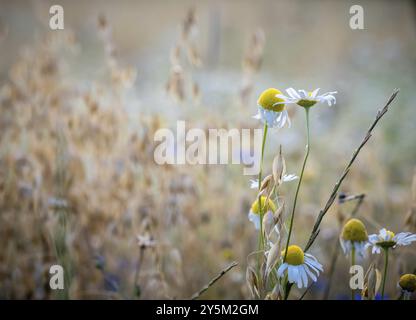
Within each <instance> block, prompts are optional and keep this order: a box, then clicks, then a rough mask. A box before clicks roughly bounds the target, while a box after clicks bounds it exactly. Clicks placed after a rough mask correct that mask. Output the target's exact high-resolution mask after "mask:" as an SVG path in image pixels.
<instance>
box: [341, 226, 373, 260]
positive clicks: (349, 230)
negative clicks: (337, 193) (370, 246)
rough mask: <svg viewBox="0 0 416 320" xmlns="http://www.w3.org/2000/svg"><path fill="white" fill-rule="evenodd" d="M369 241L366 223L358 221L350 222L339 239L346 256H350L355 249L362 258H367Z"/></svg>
mask: <svg viewBox="0 0 416 320" xmlns="http://www.w3.org/2000/svg"><path fill="white" fill-rule="evenodd" d="M367 240H368V234H367V229H366V228H365V225H364V223H362V222H361V220H358V219H350V220H348V221H347V223H346V224H345V225H344V227H343V228H342V232H341V236H340V238H339V241H340V243H341V247H342V250H343V251H344V254H346V255H350V254H351V252H352V251H353V249H354V253H355V254H357V255H358V256H360V257H364V256H365V250H366V244H367Z"/></svg>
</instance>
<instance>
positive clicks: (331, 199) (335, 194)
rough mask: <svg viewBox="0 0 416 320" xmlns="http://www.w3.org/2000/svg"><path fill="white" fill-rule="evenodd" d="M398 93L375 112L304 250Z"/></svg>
mask: <svg viewBox="0 0 416 320" xmlns="http://www.w3.org/2000/svg"><path fill="white" fill-rule="evenodd" d="M398 93H399V90H398V89H395V90H394V91H393V93H392V94H391V96H390V98H389V99H388V100H387V102H386V104H385V106H384V107H383V109H381V110H379V111H378V112H377V116H376V118H375V120H374V121H373V123H372V124H371V126H370V128H369V129H368V131H367V133H366V135H365V136H364V139H363V140H362V141H361V143H360V145H359V146H358V148H357V149H355V151H354V153H353V154H352V157H351V159H350V161H349V162H348V164H347V166H346V167H345V169H344V171H343V173H342V175H341V177H340V178H339V180H338V181H337V183H335V186H334V188H333V190H332V193H331V195H330V196H329V198H328V200H327V202H326V204H325V207H324V208H323V209H322V210H321V211H320V212H319V215H318V217H317V219H316V221H315V224H314V226H313V229H312V232H311V236H310V238H309V241H308V243H307V244H306V246H305V251H307V250H309V248H310V247H311V246H312V244H313V243H314V241H315V239H316V237H317V236H318V234H319V231H320V229H319V226H320V225H321V222H322V219H323V217H324V216H325V214H326V213H327V212H328V210H329V208H331V206H332V204H333V203H334V200H335V199H336V197H337V193H338V189H339V188H340V186H341V184H342V182H343V181H344V179H345V177H346V176H347V174H348V172H349V171H350V169H351V167H352V165H353V163H354V161H355V159H356V158H357V156H358V154H359V153H360V151H361V149H362V148H363V147H364V146H365V144H366V143H367V142H368V140H369V139H370V138H371V136H372V132H373V129H374V127H375V126H376V125H377V123H378V122H379V121H380V119H381V118H382V117H383V116H384V115H385V114H386V112H387V111H388V110H389V106H390V104H391V103H392V102H393V100H394V99H395V98H396V96H397V94H398Z"/></svg>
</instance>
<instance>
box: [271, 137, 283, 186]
mask: <svg viewBox="0 0 416 320" xmlns="http://www.w3.org/2000/svg"><path fill="white" fill-rule="evenodd" d="M272 172H273V178H274V183H275V185H276V186H277V187H278V186H279V185H280V184H281V183H282V177H283V176H284V175H285V173H286V163H285V159H284V158H283V154H282V146H281V145H280V148H279V154H278V155H276V156H275V157H274V159H273V166H272Z"/></svg>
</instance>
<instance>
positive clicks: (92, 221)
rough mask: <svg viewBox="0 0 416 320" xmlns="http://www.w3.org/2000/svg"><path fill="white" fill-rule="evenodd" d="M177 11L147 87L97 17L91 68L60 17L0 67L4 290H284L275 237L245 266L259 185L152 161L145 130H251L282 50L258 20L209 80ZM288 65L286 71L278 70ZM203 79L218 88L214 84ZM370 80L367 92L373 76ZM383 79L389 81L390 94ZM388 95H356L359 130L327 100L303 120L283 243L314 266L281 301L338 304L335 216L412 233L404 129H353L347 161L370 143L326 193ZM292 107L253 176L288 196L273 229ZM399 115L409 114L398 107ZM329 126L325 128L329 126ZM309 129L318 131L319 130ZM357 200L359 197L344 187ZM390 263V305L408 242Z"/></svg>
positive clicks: (117, 295)
mask: <svg viewBox="0 0 416 320" xmlns="http://www.w3.org/2000/svg"><path fill="white" fill-rule="evenodd" d="M182 9H183V8H181V10H180V15H182V16H184V18H183V21H182V23H179V25H180V29H179V32H177V34H176V35H177V37H176V38H174V39H173V40H172V39H170V42H169V45H170V47H171V48H172V51H171V52H170V53H169V52H167V51H163V54H162V56H163V57H164V59H165V60H164V62H165V64H166V68H165V69H166V70H164V69H162V71H160V70H156V71H154V72H155V73H157V72H160V73H163V76H164V78H163V80H160V79H159V78H157V77H155V79H156V81H155V82H151V81H153V80H154V79H153V80H151V77H149V78H146V74H144V75H143V73H142V74H141V73H140V72H141V71H142V70H140V68H136V66H135V65H134V64H132V63H131V60H129V59H123V55H122V54H121V53H120V50H119V49H118V46H117V38H116V37H115V33H113V29H112V24H111V22H110V21H109V20H110V19H108V18H106V16H105V15H100V16H99V17H98V18H97V21H96V25H95V27H94V32H93V34H94V36H93V37H94V39H95V40H96V42H95V45H96V46H97V47H98V49H97V50H96V51H93V53H94V55H95V56H94V58H95V59H96V60H97V61H96V62H95V63H96V65H98V66H99V67H98V68H97V70H98V71H97V72H96V73H93V74H91V73H88V72H87V71H85V74H84V73H83V70H84V69H83V68H86V66H88V63H85V60H83V58H82V57H84V56H85V55H86V56H88V54H91V52H90V51H89V50H92V49H91V46H93V44H91V43H88V41H87V42H86V41H83V39H82V34H81V32H78V33H77V32H76V31H71V28H70V25H68V28H67V30H65V31H64V32H59V33H47V32H44V33H42V34H41V36H40V37H38V39H41V40H38V41H36V42H34V43H33V44H31V45H22V46H21V48H20V49H21V51H20V52H19V54H17V52H13V53H12V54H13V55H14V57H13V58H12V60H13V63H11V64H7V65H6V66H5V67H4V66H3V67H4V68H3V69H4V70H2V78H1V82H0V132H1V134H0V236H1V238H2V239H3V241H1V243H0V297H1V298H5V299H22V298H28V299H57V298H62V299H68V298H69V299H94V298H104V299H152V298H168V299H185V298H190V297H192V298H200V297H201V298H208V299H210V298H221V299H222V298H252V297H253V296H254V297H255V298H267V299H277V298H283V295H282V292H280V291H278V288H276V287H274V286H273V285H272V284H274V283H275V282H276V279H274V275H273V273H272V272H270V271H271V268H272V267H273V266H274V263H275V262H276V261H275V260H273V259H276V257H279V255H280V253H281V250H283V249H284V248H283V247H282V246H284V245H285V242H284V241H285V238H286V237H283V238H281V239H280V240H279V241H281V242H279V244H278V245H277V246H276V247H275V248H274V254H275V256H274V257H272V256H270V260H269V261H267V259H266V260H265V261H264V263H263V264H262V265H260V268H263V269H262V270H263V275H265V274H266V273H267V276H263V277H262V278H259V277H258V273H259V272H258V270H257V268H258V267H259V266H258V265H257V261H258V260H259V256H261V255H262V252H257V251H255V250H256V249H257V241H258V234H256V232H255V231H254V228H253V226H252V224H251V223H250V222H249V221H248V219H247V213H248V212H249V210H250V206H251V203H252V202H253V201H254V199H255V198H256V196H258V193H257V192H255V191H253V190H250V189H249V183H248V180H249V177H245V176H242V174H241V173H242V168H241V167H240V166H234V165H233V166H190V165H185V166H169V165H166V166H159V165H157V164H156V163H155V162H154V160H153V151H154V148H155V146H156V143H155V142H154V140H153V137H154V133H155V132H156V131H157V130H158V129H159V128H162V127H172V126H173V124H174V123H175V121H176V120H177V119H186V120H187V121H188V122H187V123H188V124H189V125H194V126H195V127H201V128H203V129H204V130H208V129H209V128H214V127H217V128H226V129H227V128H257V127H259V124H258V122H257V121H255V120H253V119H251V116H252V115H253V114H254V113H255V110H256V105H255V99H256V94H257V93H258V92H260V91H261V90H262V88H263V86H264V85H266V84H270V85H274V83H271V82H274V81H276V82H279V83H282V82H284V81H283V80H282V77H283V76H281V75H280V74H278V73H277V72H273V73H272V75H270V74H268V75H267V76H266V77H264V78H261V76H262V72H266V70H267V69H268V68H272V67H271V65H273V63H274V62H271V61H272V59H271V58H270V56H271V52H272V53H273V57H276V60H279V59H280V58H279V55H277V54H276V53H279V54H281V55H286V54H287V55H290V53H287V52H285V51H278V50H276V48H274V47H273V50H270V49H269V51H268V49H267V48H268V47H267V46H268V45H269V46H272V45H273V39H272V38H269V37H268V32H267V31H269V32H270V29H268V27H267V26H266V27H265V28H252V29H250V30H248V32H244V33H243V34H244V39H245V42H244V44H242V45H241V46H239V47H236V48H235V49H234V50H235V51H237V52H238V54H239V55H238V57H237V58H236V57H235V56H234V55H233V56H232V57H228V56H227V59H229V60H227V59H225V62H224V61H221V63H219V64H218V65H217V66H216V68H217V69H219V70H220V72H223V73H220V78H221V79H217V78H215V77H213V71H212V70H213V69H214V68H213V67H212V66H213V64H214V63H213V62H212V61H211V62H210V61H208V58H209V57H206V56H204V52H209V50H206V51H204V47H203V46H202V45H201V43H202V44H203V41H202V39H203V35H204V30H202V31H201V29H203V28H204V25H203V24H199V22H198V12H200V11H195V10H189V11H187V10H186V9H184V10H182ZM240 13H241V12H240ZM214 16H215V13H214ZM213 19H214V20H215V19H216V18H215V17H214V18H213ZM243 20H244V19H242V21H243ZM233 21H234V20H232V19H230V20H229V23H230V24H231V23H233ZM240 22H241V21H240ZM2 25H4V24H2ZM3 29H4V30H8V32H6V31H3ZM10 30H11V29H10V28H7V26H5V27H4V28H3V27H0V43H1V44H3V43H7V41H8V39H9V38H10V37H11V36H13V35H12V34H10ZM198 30H199V31H200V32H198ZM201 33H202V34H201ZM222 33H224V37H227V38H226V39H227V40H230V43H231V40H233V39H232V37H229V35H226V34H225V32H224V30H222V29H220V30H219V31H218V35H215V34H214V35H212V37H213V39H218V37H219V36H221V35H223V34H222ZM30 36H31V37H34V35H32V34H31V35H30ZM217 36H218V37H217ZM220 39H221V38H220ZM134 41H136V39H130V42H134ZM137 41H140V40H139V39H137ZM214 42H215V41H214ZM232 43H233V45H234V44H235V43H234V42H232ZM227 48H228V47H227ZM269 48H270V47H269ZM225 51H227V50H225ZM240 53H241V54H240ZM227 54H228V51H227ZM334 56H336V57H338V56H337V54H335V55H334ZM153 58H154V57H150V58H149V60H148V61H146V62H149V61H153V60H152V59H153ZM334 59H335V58H334ZM78 60H80V61H84V62H83V63H79V62H78ZM127 60H129V61H127ZM230 60H232V61H237V62H235V64H236V65H238V67H237V72H235V73H233V75H232V76H230V73H229V71H228V69H227V68H228V66H225V67H224V63H226V62H227V61H230ZM274 60H275V59H273V61H274ZM156 61H159V60H157V59H156ZM152 66H153V64H152ZM280 67H281V66H280ZM211 68H212V69H211ZM80 70H81V71H80ZM164 71H166V72H164ZM341 71H342V69H341ZM291 72H293V70H292V69H287V70H286V71H285V74H286V75H288V74H290V73H291ZM341 73H342V72H341ZM346 73H347V72H346ZM339 77H341V75H339ZM270 78H271V79H270ZM230 79H231V80H230ZM277 79H278V80H277ZM285 79H286V80H285V81H287V79H288V78H285ZM147 82H148V83H147ZM389 82H390V81H389ZM230 83H232V85H230ZM216 85H217V86H224V87H225V89H224V90H223V91H220V92H218V91H215V90H214V89H213V88H216ZM367 85H368V86H371V82H370V80H369V83H368V84H367ZM395 85H396V83H395V82H393V83H389V87H394V86H395ZM409 86H410V85H409ZM149 88H150V89H151V90H150V89H149ZM145 91H149V93H147V95H146V94H145ZM402 91H405V90H402ZM213 92H214V93H213ZM402 93H404V94H405V92H402ZM357 94H358V95H360V96H361V95H362V93H361V92H360V93H357ZM141 95H143V96H141ZM345 95H346V96H347V98H345V99H344V101H342V99H341V101H340V104H341V106H342V108H349V107H350V108H351V109H352V108H353V105H352V103H350V101H349V99H353V98H351V97H352V96H354V92H347V93H345ZM387 95H388V93H386V94H383V95H382V97H380V96H378V97H377V99H374V102H373V101H372V100H371V101H367V99H364V101H363V104H362V105H363V107H362V108H363V112H362V115H361V118H360V119H358V120H360V121H358V120H357V123H355V122H354V123H353V122H352V121H350V122H348V121H349V120H350V117H352V116H351V115H349V114H348V113H345V112H344V111H343V110H342V109H341V110H339V109H331V110H332V111H329V113H327V115H323V116H322V118H320V119H318V120H317V121H318V123H319V125H317V126H316V127H315V128H312V131H313V132H314V134H315V135H314V147H316V148H315V149H314V150H316V151H315V152H312V153H311V155H310V159H309V160H308V161H309V162H308V165H307V166H306V168H305V173H304V182H303V183H304V186H303V187H302V189H301V191H300V197H301V198H300V199H301V201H300V202H299V204H298V212H297V216H296V221H295V223H296V228H295V229H294V231H293V236H292V237H293V239H294V240H295V241H296V242H297V243H302V244H305V247H304V248H305V249H308V250H310V251H311V252H312V253H313V254H314V255H315V256H317V257H318V259H319V261H320V262H321V263H322V264H323V265H324V273H323V274H321V276H320V277H319V279H318V282H316V283H315V284H314V285H313V286H312V287H310V288H308V289H307V290H297V289H296V288H294V289H293V290H292V291H291V293H290V298H292V299H321V298H322V297H325V298H330V299H332V298H337V299H341V298H349V294H350V289H349V287H348V280H349V274H348V267H349V261H348V260H347V259H345V257H344V256H343V255H342V254H339V253H340V251H339V250H340V248H338V245H336V244H337V243H338V237H339V232H340V229H341V227H342V222H344V221H345V220H346V219H347V218H346V217H348V216H350V215H351V216H356V217H359V218H360V219H362V220H363V221H364V222H365V223H366V225H367V228H368V229H369V230H371V233H373V232H376V231H377V230H378V229H379V228H380V227H381V226H384V225H386V224H388V225H389V226H391V228H392V229H394V230H397V231H404V230H408V231H410V232H416V209H415V208H416V175H415V174H414V172H413V187H412V186H411V183H412V182H411V181H410V180H411V177H410V176H411V175H412V174H411V173H412V172H411V171H409V168H410V169H411V170H413V169H412V167H413V166H414V162H413V163H412V162H411V160H409V159H412V155H413V153H412V152H413V151H412V150H411V148H409V144H410V146H413V142H412V141H410V142H409V140H406V139H405V137H406V135H407V139H408V137H409V136H412V132H409V129H408V128H409V127H408V126H407V125H406V123H404V125H403V128H400V130H399V129H398V130H397V131H395V130H394V128H397V125H396V123H395V122H393V120H392V122H388V120H386V124H385V126H384V124H380V127H379V128H378V129H380V131H378V132H376V133H375V136H374V138H373V139H372V141H371V142H370V141H369V138H370V136H369V135H366V136H365V139H364V141H363V144H362V145H359V148H358V149H357V153H354V155H353V157H352V159H351V162H350V165H351V164H352V162H354V161H355V159H356V155H357V154H358V151H360V149H361V147H362V146H363V145H364V144H366V143H367V145H366V148H364V149H363V150H362V153H361V154H360V158H359V159H357V160H356V163H355V167H354V168H352V169H351V170H350V166H347V168H346V169H345V171H343V173H342V175H341V179H340V180H339V181H338V183H337V184H336V185H335V187H333V189H331V187H332V185H333V183H334V181H336V179H337V175H338V174H339V172H342V169H343V167H342V166H343V165H344V162H345V159H348V154H350V152H351V151H352V150H353V148H354V147H356V146H355V143H356V142H358V141H360V140H359V139H360V138H361V137H360V136H358V137H356V132H358V133H359V134H361V132H364V129H365V125H366V124H363V125H361V124H362V122H365V123H367V122H370V121H371V119H372V118H371V117H372V115H373V113H374V112H376V109H375V108H376V106H377V105H378V104H381V103H382V101H383V99H385V97H386V96H387ZM207 96H209V97H212V96H214V98H215V99H207ZM372 97H373V98H374V95H373V96H372ZM405 97H406V95H405ZM393 98H394V97H393ZM167 101H169V102H167ZM172 101H174V102H172ZM354 101H355V100H354ZM405 103H407V100H401V102H400V103H398V104H399V105H397V106H395V108H396V109H399V110H400V106H401V104H405ZM336 108H337V107H336ZM355 112H356V111H355ZM383 112H384V111H383ZM383 112H382V113H381V114H379V115H378V117H381V116H382V115H383V114H384V113H383ZM289 113H290V116H291V117H292V118H293V119H294V123H293V128H292V129H290V130H291V131H290V132H286V133H281V134H280V131H279V133H278V134H273V135H272V138H270V140H269V143H270V144H268V145H267V147H266V152H265V155H264V163H265V165H264V172H263V177H264V178H266V179H269V180H268V181H269V183H270V184H269V185H267V183H266V182H267V180H266V182H265V184H263V185H261V186H260V189H261V191H263V190H266V189H267V190H268V191H269V192H270V191H271V190H272V189H274V190H273V192H272V194H274V193H275V192H278V198H279V199H281V198H283V197H285V201H284V202H283V201H281V202H280V206H279V208H282V209H281V210H279V211H278V212H276V214H275V216H273V219H274V220H273V222H274V223H277V224H278V225H279V227H280V228H282V229H284V228H285V226H284V221H287V218H288V217H289V213H290V209H292V200H293V199H292V197H293V194H294V186H291V185H289V184H287V185H282V186H281V188H277V187H276V188H277V189H278V190H277V191H276V188H273V185H272V183H271V181H273V179H276V180H278V179H277V178H276V177H277V176H281V175H282V172H283V170H284V169H285V170H286V171H287V172H294V171H295V170H297V169H296V168H298V167H299V163H300V162H301V157H302V151H303V147H304V144H303V142H302V140H301V139H302V137H303V131H302V129H301V128H300V123H301V121H302V120H301V119H300V118H299V116H298V114H297V113H298V111H296V109H290V110H289ZM396 114H399V111H397V113H395V112H394V111H393V112H392V113H391V114H389V116H390V118H393V119H394V117H395V115H396ZM353 115H354V116H355V115H356V113H353ZM354 119H356V118H354ZM400 119H406V114H405V115H404V116H403V114H402V115H401V118H400ZM407 119H409V117H407ZM313 120H316V119H313ZM361 120H362V121H361ZM331 121H333V123H334V125H333V126H331V125H328V123H330V122H331ZM377 121H378V120H377ZM397 121H399V120H397ZM347 122H348V123H352V124H351V126H350V125H346V124H345V123H347ZM373 127H374V126H372V127H371V128H370V131H369V132H370V134H371V131H372V129H373ZM392 127H393V129H391V128H392ZM321 129H322V132H323V133H318V130H321ZM392 131H393V133H391V132H392ZM396 135H397V136H396ZM395 139H396V140H395ZM410 140H411V139H410ZM395 141H399V142H400V143H395ZM292 142H293V143H292ZM280 145H283V150H284V155H285V159H286V160H285V166H286V168H283V166H282V162H281V160H280V164H279V163H277V164H276V166H275V168H273V165H272V164H273V159H274V157H275V156H277V157H278V156H279V146H280ZM279 165H280V166H279ZM347 174H348V177H347ZM273 175H275V177H274V176H273ZM344 179H345V181H344ZM263 181H264V180H263ZM260 182H261V181H260ZM341 182H344V184H343V185H342V186H341ZM328 194H330V197H329V199H328ZM362 194H365V198H364V197H358V196H357V197H358V198H355V196H354V195H362ZM336 199H338V200H339V201H338V202H337V201H336ZM326 201H327V202H326ZM355 201H358V202H357V203H359V204H357V207H354V205H355V204H354V202H355ZM325 203H326V204H325ZM322 204H324V207H323V209H322V210H321V211H319V208H320V206H321V205H322ZM324 217H325V218H324ZM323 218H324V219H323ZM266 222H267V221H266ZM314 225H315V226H314ZM265 228H269V226H268V225H267V223H266V224H265ZM311 231H312V232H311ZM285 235H286V234H285ZM312 244H313V246H312ZM253 251H254V253H253ZM272 258H273V259H272ZM380 259H381V257H375V258H374V259H373V261H371V262H370V261H366V262H365V269H366V271H368V272H367V277H366V285H367V288H368V287H371V288H375V287H377V284H376V283H377V279H378V278H377V277H378V272H380V269H381V266H382V261H381V260H380ZM378 260H380V261H378ZM234 261H236V262H237V263H238V265H236V264H235V263H234ZM390 261H391V262H390V267H389V276H388V278H389V279H391V281H390V282H388V283H387V284H386V292H387V295H388V297H389V298H395V297H396V296H398V295H399V293H400V292H399V291H398V289H397V281H398V280H399V276H400V275H401V274H403V273H411V272H415V264H414V263H415V261H416V257H415V251H414V248H412V247H411V246H410V247H405V248H401V249H400V251H399V250H397V251H395V252H393V255H392V256H391V258H390ZM53 264H61V265H63V266H64V269H65V271H66V273H65V290H64V291H63V292H54V291H52V290H51V289H50V288H49V267H50V266H51V265H53ZM266 271H267V272H266ZM216 275H217V276H216ZM334 279H335V280H334ZM246 280H247V281H246ZM378 282H379V281H378ZM260 283H261V284H263V285H261V286H259V284H260ZM374 290H375V289H372V290H367V291H369V292H370V291H371V292H374ZM345 295H346V296H345Z"/></svg>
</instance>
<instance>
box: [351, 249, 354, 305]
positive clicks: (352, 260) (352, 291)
mask: <svg viewBox="0 0 416 320" xmlns="http://www.w3.org/2000/svg"><path fill="white" fill-rule="evenodd" d="M352 266H355V247H354V244H353V246H352V250H351V267H352ZM351 300H355V299H354V289H352V288H351Z"/></svg>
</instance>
